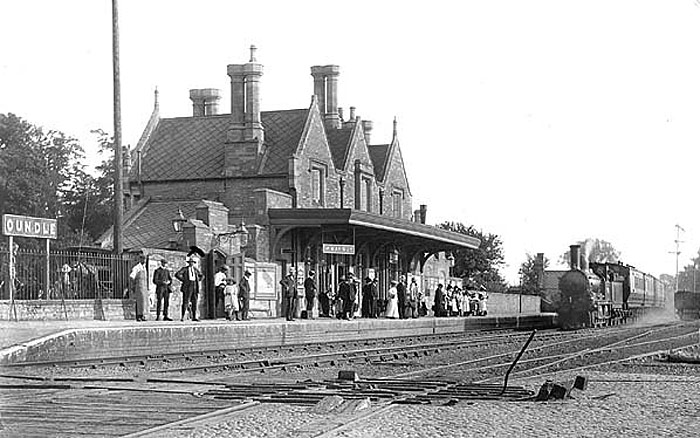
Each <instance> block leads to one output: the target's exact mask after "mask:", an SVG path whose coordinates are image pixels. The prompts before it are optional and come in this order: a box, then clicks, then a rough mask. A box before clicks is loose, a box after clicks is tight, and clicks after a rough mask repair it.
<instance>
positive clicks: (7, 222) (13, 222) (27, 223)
mask: <svg viewBox="0 0 700 438" xmlns="http://www.w3.org/2000/svg"><path fill="white" fill-rule="evenodd" d="M57 228H58V227H57V221H56V219H45V218H40V217H29V216H17V215H14V214H3V215H2V234H4V235H6V236H19V237H38V238H41V239H56V238H57V237H58V231H57Z"/></svg>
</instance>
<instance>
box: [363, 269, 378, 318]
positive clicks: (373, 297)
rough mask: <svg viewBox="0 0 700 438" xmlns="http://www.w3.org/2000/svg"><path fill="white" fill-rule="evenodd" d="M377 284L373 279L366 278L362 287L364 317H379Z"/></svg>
mask: <svg viewBox="0 0 700 438" xmlns="http://www.w3.org/2000/svg"><path fill="white" fill-rule="evenodd" d="M377 295H378V292H377V282H376V280H372V279H371V278H369V277H367V278H365V284H364V286H362V316H364V317H366V318H376V317H377V298H378V297H377Z"/></svg>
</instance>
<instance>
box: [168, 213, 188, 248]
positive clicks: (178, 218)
mask: <svg viewBox="0 0 700 438" xmlns="http://www.w3.org/2000/svg"><path fill="white" fill-rule="evenodd" d="M185 222H187V218H186V217H185V215H184V214H182V209H181V208H180V206H178V207H177V213H176V214H175V217H173V218H172V219H171V223H172V225H173V231H175V232H176V233H177V240H176V241H175V249H178V248H179V243H180V239H181V238H182V229H183V227H184V225H185Z"/></svg>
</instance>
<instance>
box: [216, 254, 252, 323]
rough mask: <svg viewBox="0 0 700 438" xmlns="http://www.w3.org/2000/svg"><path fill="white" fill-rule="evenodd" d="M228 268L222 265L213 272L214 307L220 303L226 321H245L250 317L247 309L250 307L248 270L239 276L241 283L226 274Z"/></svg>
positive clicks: (217, 306)
mask: <svg viewBox="0 0 700 438" xmlns="http://www.w3.org/2000/svg"><path fill="white" fill-rule="evenodd" d="M227 274H228V268H226V266H222V267H220V268H219V270H218V271H217V273H216V274H214V289H215V292H216V308H217V309H218V308H219V306H220V305H221V304H223V307H224V314H225V316H226V320H227V321H247V320H249V319H250V317H249V316H248V310H249V307H250V283H249V282H248V278H250V275H251V273H250V271H248V270H246V271H245V272H244V273H243V276H242V277H241V284H240V285H239V284H236V280H235V279H234V278H233V277H231V276H229V275H227Z"/></svg>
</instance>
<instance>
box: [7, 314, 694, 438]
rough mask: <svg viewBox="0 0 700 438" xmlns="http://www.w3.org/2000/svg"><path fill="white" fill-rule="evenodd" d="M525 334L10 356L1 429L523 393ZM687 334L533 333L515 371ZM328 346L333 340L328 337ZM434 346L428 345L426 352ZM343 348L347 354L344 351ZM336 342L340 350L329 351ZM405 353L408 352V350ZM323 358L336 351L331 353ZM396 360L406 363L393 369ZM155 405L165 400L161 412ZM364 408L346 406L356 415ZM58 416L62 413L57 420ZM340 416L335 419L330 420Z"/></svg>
mask: <svg viewBox="0 0 700 438" xmlns="http://www.w3.org/2000/svg"><path fill="white" fill-rule="evenodd" d="M527 335H528V333H509V334H508V336H506V334H502V333H499V334H486V335H482V336H472V337H470V338H469V339H468V340H467V339H464V340H460V339H456V338H454V337H450V338H443V339H440V340H435V342H433V343H432V345H431V343H430V342H427V340H426V339H423V341H424V342H423V343H422V344H421V345H408V343H405V342H404V343H401V345H394V346H390V345H388V344H382V345H379V344H377V346H376V347H374V348H355V349H350V350H349V351H338V352H334V353H329V352H327V351H326V352H322V353H318V352H317V351H323V350H324V348H316V347H312V346H305V347H304V349H303V350H305V351H307V352H308V354H307V355H306V356H308V357H306V358H305V357H304V355H300V354H298V353H299V352H300V351H302V350H300V349H298V348H289V347H285V351H284V352H283V353H284V354H292V356H289V357H288V358H287V359H288V360H287V362H286V363H285V364H284V366H278V365H282V364H276V365H275V364H273V363H269V364H268V365H270V366H268V367H267V368H265V367H262V368H258V369H256V371H258V372H257V373H249V372H247V371H246V370H244V369H242V368H240V369H234V368H235V367H232V365H231V363H226V364H217V365H222V366H221V367H217V368H216V370H217V371H216V372H212V371H211V370H209V369H207V368H202V367H201V366H200V365H193V367H191V368H190V369H187V368H188V367H177V368H181V369H178V370H175V369H169V370H167V372H156V371H157V370H153V371H152V372H151V371H149V372H143V373H136V375H133V376H129V377H120V376H104V375H102V376H100V375H91V376H70V375H68V376H59V375H54V374H52V373H49V374H50V375H43V376H42V375H33V376H32V375H25V374H21V373H19V372H18V371H22V372H25V371H27V370H29V369H31V368H17V367H13V368H12V369H10V370H8V369H5V370H4V374H3V375H2V376H0V388H1V389H2V391H1V395H0V397H1V398H0V400H2V403H1V406H0V416H1V418H2V421H3V425H4V426H5V427H6V430H26V428H27V427H30V428H34V427H35V426H36V430H37V433H36V434H35V435H26V434H23V435H21V436H74V434H71V433H70V432H69V431H71V430H72V431H74V430H77V429H78V428H79V429H80V430H88V431H90V433H92V432H94V434H92V435H90V434H87V435H85V436H121V435H124V434H125V433H131V434H133V436H141V435H142V434H143V432H144V431H154V433H155V431H158V430H162V428H163V427H168V428H170V427H173V428H177V427H179V426H178V425H182V427H183V428H186V427H190V426H187V425H189V424H192V422H197V421H200V419H202V418H210V417H211V416H214V417H217V416H226V415H239V414H240V415H245V412H247V411H249V410H255V409H260V407H261V406H263V405H269V404H284V405H287V406H307V407H308V406H311V405H315V404H317V403H318V402H319V401H320V400H323V399H325V398H327V397H334V396H335V397H341V398H342V399H344V400H349V401H353V400H354V401H356V402H358V403H359V402H360V401H362V400H369V401H370V403H371V404H372V406H373V409H371V410H368V411H371V412H372V413H374V412H376V411H377V409H385V408H386V409H391V406H396V405H399V404H407V403H410V404H433V405H442V404H447V405H449V404H454V403H457V402H459V401H460V400H472V401H474V400H493V399H500V400H510V401H517V400H527V399H529V398H531V397H532V395H533V391H532V390H531V389H528V388H524V387H520V386H514V385H509V386H508V387H507V388H506V391H505V392H503V393H501V390H502V389H503V384H502V380H503V375H504V372H505V367H506V366H510V365H511V364H512V362H513V360H514V357H515V356H516V355H517V353H518V352H519V350H520V347H521V345H522V344H523V341H524V338H525V337H526V336H527ZM696 341H697V326H692V325H666V326H656V327H650V328H625V329H614V330H612V329H611V330H595V331H581V332H556V333H554V332H547V333H538V334H537V336H536V337H535V341H534V342H533V344H532V346H531V348H529V349H528V350H527V351H526V352H525V354H524V355H523V357H522V358H521V360H520V361H519V362H518V364H517V367H516V368H515V370H514V373H513V374H512V376H513V377H516V376H517V377H519V378H526V377H527V378H529V379H538V378H544V377H545V376H549V375H552V374H553V373H559V372H562V371H567V372H579V371H583V370H587V369H590V368H591V367H596V366H602V365H605V364H609V363H625V361H629V360H641V359H643V358H648V357H653V356H654V355H658V354H659V353H660V352H662V351H666V350H667V349H668V348H681V347H683V346H685V345H689V344H693V343H695V342H696ZM435 344H441V346H439V347H436V345H435ZM360 345H361V344H360ZM352 346H353V345H351V344H348V345H345V346H343V348H347V347H352ZM336 349H342V348H339V347H338V346H336ZM431 349H432V352H431V353H430V354H425V353H424V352H425V351H431ZM370 350H374V353H371V351H370ZM349 352H354V353H353V354H355V356H345V357H342V355H343V354H348V353H349ZM273 353H276V354H280V353H279V351H278V352H273ZM337 354H340V356H338V357H340V359H330V358H331V357H334V356H333V355H337ZM319 357H321V358H322V359H319ZM381 357H385V359H384V360H382V359H380V358H381ZM407 357H409V358H412V360H413V361H410V362H405V361H404V359H406V358H407ZM289 358H292V360H289ZM278 359H279V357H278ZM459 359H461V360H459ZM326 360H335V361H336V362H335V363H333V364H332V365H331V362H325V361H326ZM402 361H403V362H402ZM239 362H244V361H239ZM390 363H393V365H389V364H390ZM348 365H351V366H352V367H353V368H354V369H355V370H356V371H357V373H358V374H359V375H358V376H354V375H351V376H350V377H348V376H347V375H346V376H345V377H344V378H342V379H339V378H336V377H332V378H329V377H328V374H329V373H333V372H335V374H336V375H337V372H338V370H339V369H341V368H342V367H347V366H348ZM396 367H400V368H405V370H398V372H397V370H396ZM41 369H45V368H39V370H41ZM250 369H253V368H250ZM333 370H335V371H333ZM8 371H12V373H9V372H8ZM290 371H294V372H293V373H290ZM173 374H177V375H178V377H177V378H175V377H173V376H172V375H173ZM324 375H325V377H324ZM290 379H295V380H294V381H292V380H290ZM530 381H532V380H530ZM6 407H7V410H6ZM88 411H89V412H88ZM155 412H168V415H158V414H155ZM144 413H146V414H147V416H148V419H147V420H145V419H144V418H143V416H144ZM369 413H370V412H368V414H369ZM362 415H364V414H362V413H359V414H358V415H354V416H351V417H352V418H355V419H357V418H362ZM64 416H68V417H70V419H69V420H68V421H66V422H62V421H61V418H62V417H64ZM348 418H350V417H348ZM348 421H351V419H349V420H348ZM352 421H356V420H352ZM8 427H9V428H8ZM343 427H344V425H343V424H338V425H337V428H339V429H338V430H341V429H342V428H343ZM12 428H15V429H12ZM32 430H34V429H32ZM168 430H170V429H168ZM327 432H328V430H327V431H326V432H324V433H327ZM10 436H11V435H10ZM321 436H322V435H321Z"/></svg>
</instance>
